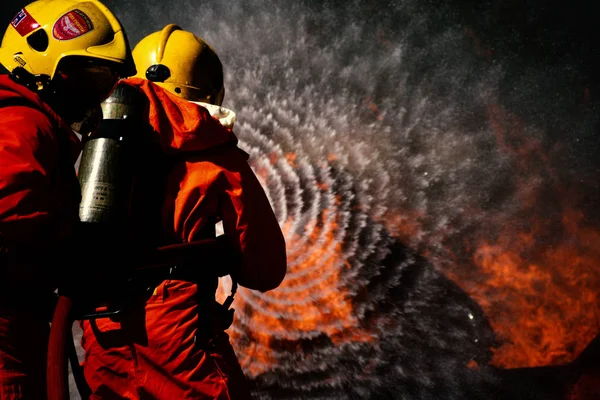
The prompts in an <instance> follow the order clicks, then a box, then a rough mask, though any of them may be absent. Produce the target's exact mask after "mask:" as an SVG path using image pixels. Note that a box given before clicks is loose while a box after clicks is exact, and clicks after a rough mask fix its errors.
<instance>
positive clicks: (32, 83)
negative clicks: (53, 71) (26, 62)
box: [10, 67, 51, 94]
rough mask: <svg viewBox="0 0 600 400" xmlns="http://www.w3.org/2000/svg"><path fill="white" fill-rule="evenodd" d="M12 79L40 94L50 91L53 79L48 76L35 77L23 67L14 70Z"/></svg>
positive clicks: (11, 74) (11, 75)
mask: <svg viewBox="0 0 600 400" xmlns="http://www.w3.org/2000/svg"><path fill="white" fill-rule="evenodd" d="M10 77H11V79H12V80H13V81H14V82H16V83H18V84H19V85H23V86H25V87H26V88H27V89H29V90H31V91H33V92H36V93H40V94H41V93H42V92H44V91H47V90H49V88H50V86H51V79H50V77H49V76H48V75H33V74H32V73H31V72H29V71H27V70H26V69H25V68H23V67H17V68H15V69H13V71H12V72H11V73H10Z"/></svg>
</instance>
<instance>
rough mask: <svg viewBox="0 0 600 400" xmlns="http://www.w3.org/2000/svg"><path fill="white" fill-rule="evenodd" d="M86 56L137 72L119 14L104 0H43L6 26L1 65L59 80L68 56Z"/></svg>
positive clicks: (121, 72)
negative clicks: (104, 2) (59, 73)
mask: <svg viewBox="0 0 600 400" xmlns="http://www.w3.org/2000/svg"><path fill="white" fill-rule="evenodd" d="M72 56H83V57H85V58H86V59H91V60H97V61H99V62H103V63H104V64H108V65H110V66H111V67H112V68H113V69H115V70H116V71H117V73H118V75H119V76H121V77H127V76H132V75H135V73H136V71H135V65H134V63H133V59H132V56H131V50H130V47H129V42H128V40H127V36H126V34H125V31H124V29H123V27H122V26H121V23H120V22H119V20H118V19H117V17H116V16H115V15H114V14H113V13H112V12H111V11H110V10H109V9H108V8H107V7H106V6H105V5H104V4H102V3H101V2H100V1H98V0H39V1H34V2H33V3H31V4H29V5H27V6H25V7H24V8H23V9H21V10H20V11H19V12H18V13H17V15H15V17H14V18H13V20H12V21H11V23H10V25H9V26H8V28H7V29H6V32H5V34H4V37H3V39H2V45H1V46H0V64H2V65H3V66H4V67H5V68H6V69H7V70H8V71H9V72H11V73H12V72H13V71H15V69H18V70H21V71H22V70H23V69H24V70H25V71H27V72H29V73H30V74H32V75H34V76H38V77H40V76H43V77H47V78H49V79H53V78H54V75H55V73H56V71H57V69H58V66H59V63H60V62H61V61H62V60H63V59H65V58H71V57H72Z"/></svg>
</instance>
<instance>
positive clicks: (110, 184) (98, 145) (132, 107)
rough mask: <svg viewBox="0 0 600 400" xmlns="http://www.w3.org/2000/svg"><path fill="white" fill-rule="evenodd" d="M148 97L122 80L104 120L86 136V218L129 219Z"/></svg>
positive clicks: (82, 209) (82, 208)
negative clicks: (137, 134)
mask: <svg viewBox="0 0 600 400" xmlns="http://www.w3.org/2000/svg"><path fill="white" fill-rule="evenodd" d="M144 100H145V98H144V97H143V95H142V94H141V93H140V92H139V91H138V90H137V89H136V88H134V87H132V86H129V85H125V84H122V83H120V84H118V85H117V87H116V88H115V90H114V91H113V92H112V94H111V95H110V96H109V97H108V98H107V99H106V100H105V101H104V102H103V103H102V104H101V107H102V121H101V123H100V125H99V127H98V129H97V130H96V131H95V132H94V133H93V134H91V135H90V136H89V137H88V138H86V140H85V143H84V146H83V152H82V155H81V161H80V166H79V172H78V177H79V183H80V186H81V203H80V205H79V219H80V220H81V221H82V222H87V223H101V224H110V225H114V224H117V225H118V224H120V223H125V219H126V217H127V211H128V207H129V200H130V195H131V187H132V182H133V163H134V162H135V151H136V148H135V143H134V142H135V140H134V139H135V132H136V130H138V129H139V127H140V126H141V124H142V122H141V121H142V115H143V114H142V112H143V107H144V104H145V103H144Z"/></svg>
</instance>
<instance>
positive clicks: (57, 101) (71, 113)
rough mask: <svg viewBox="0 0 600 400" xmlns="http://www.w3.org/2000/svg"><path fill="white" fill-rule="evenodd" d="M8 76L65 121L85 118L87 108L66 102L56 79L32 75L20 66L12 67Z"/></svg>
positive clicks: (71, 121) (70, 121)
mask: <svg viewBox="0 0 600 400" xmlns="http://www.w3.org/2000/svg"><path fill="white" fill-rule="evenodd" d="M10 78H11V79H12V80H13V81H14V82H16V83H18V84H19V85H22V86H25V87H26V88H27V89H29V90H31V91H32V92H34V93H37V94H38V95H39V96H40V97H41V98H42V100H43V101H44V102H46V103H47V104H48V105H49V106H50V107H51V108H52V109H53V110H54V112H56V113H57V114H58V115H59V116H60V117H61V118H63V119H64V120H65V122H67V123H69V124H71V123H73V122H76V121H81V120H83V119H84V118H85V113H86V111H87V110H85V109H83V108H81V109H79V108H78V107H77V106H76V104H68V105H67V104H66V102H65V101H64V98H65V93H64V90H63V89H62V88H61V85H60V83H59V82H58V80H57V79H50V77H49V76H48V75H33V74H32V73H31V72H29V71H27V70H26V69H25V68H22V67H17V68H15V69H13V71H12V72H11V73H10Z"/></svg>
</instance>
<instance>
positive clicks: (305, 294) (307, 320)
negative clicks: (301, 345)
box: [220, 210, 371, 376]
mask: <svg viewBox="0 0 600 400" xmlns="http://www.w3.org/2000/svg"><path fill="white" fill-rule="evenodd" d="M329 213H330V211H328V210H324V211H323V212H322V215H321V220H322V221H325V220H327V219H328V217H329V215H328V214H329ZM290 226H291V224H289V223H286V224H284V226H283V228H282V229H283V230H284V233H287V232H289V229H290ZM337 228H338V224H337V223H336V222H333V223H332V224H330V225H329V227H328V229H327V231H325V230H324V228H323V227H317V228H315V229H314V231H313V232H312V233H311V234H310V235H309V236H308V238H306V237H302V236H301V235H299V234H295V233H294V234H292V235H286V237H291V239H288V240H287V246H288V249H294V250H293V251H288V265H290V268H289V269H288V276H287V277H286V279H285V280H284V282H283V283H282V285H281V286H280V287H279V288H277V289H276V290H273V291H271V292H268V293H266V294H265V295H264V296H265V298H262V299H261V298H259V297H258V296H256V295H255V294H254V293H252V292H251V291H248V290H246V289H240V291H241V292H244V297H242V296H237V297H236V300H235V301H234V306H233V307H234V308H236V309H238V310H244V309H251V311H250V312H248V313H247V314H246V315H244V316H243V317H238V318H247V317H249V319H248V320H244V324H245V325H246V326H248V327H249V330H250V335H252V338H251V340H248V338H246V337H242V336H241V335H242V333H241V332H240V331H239V330H234V331H232V332H230V337H231V340H232V342H233V344H234V346H235V347H236V349H237V351H238V352H239V358H240V363H241V365H242V366H244V367H245V368H246V369H247V371H249V374H250V375H254V376H256V375H258V374H260V373H261V372H264V371H263V368H264V367H263V366H266V365H269V366H271V367H272V366H274V365H276V363H277V360H276V358H275V356H274V354H273V352H272V351H270V349H271V347H272V342H273V340H274V339H276V338H283V339H285V338H290V337H291V336H290V335H298V334H300V335H299V336H300V337H306V335H305V334H307V333H317V334H326V335H327V336H328V337H329V338H330V339H331V340H332V342H333V343H334V344H338V343H342V342H359V341H369V340H370V339H371V338H370V336H369V335H368V333H367V332H363V331H362V330H361V329H360V328H359V327H358V320H357V318H356V317H355V315H354V313H353V307H352V304H351V302H350V300H349V299H348V296H347V292H346V290H345V289H344V288H343V287H341V285H340V279H341V274H342V272H343V269H344V268H351V266H350V265H349V264H348V262H347V260H346V258H345V256H344V253H343V250H342V247H341V246H342V243H341V242H340V241H339V240H338V239H337V238H336V237H335V234H336V232H337ZM307 239H308V240H307ZM317 267H318V268H317ZM303 287H305V289H302V288H303ZM220 296H221V298H222V297H223V296H224V294H223V293H221V294H220ZM260 309H262V310H266V312H259V311H258V310H260ZM254 310H256V311H254ZM238 324H239V322H238Z"/></svg>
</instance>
